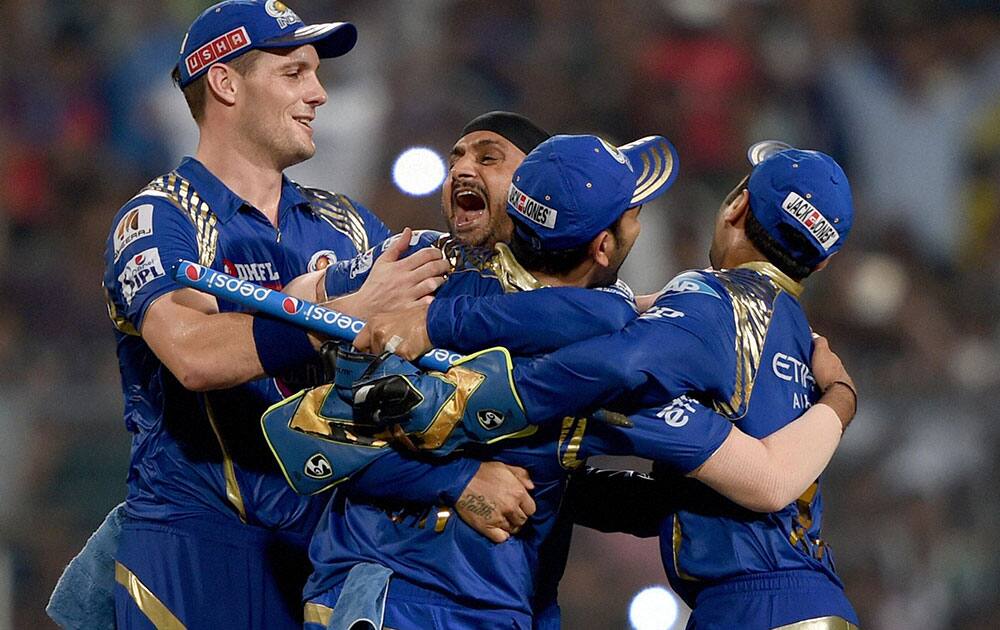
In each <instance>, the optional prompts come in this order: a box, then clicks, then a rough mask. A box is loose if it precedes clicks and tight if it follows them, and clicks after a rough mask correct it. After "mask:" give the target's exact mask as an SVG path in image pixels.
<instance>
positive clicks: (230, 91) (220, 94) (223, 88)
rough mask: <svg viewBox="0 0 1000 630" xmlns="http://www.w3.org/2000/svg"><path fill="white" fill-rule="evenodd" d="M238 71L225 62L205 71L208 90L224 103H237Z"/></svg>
mask: <svg viewBox="0 0 1000 630" xmlns="http://www.w3.org/2000/svg"><path fill="white" fill-rule="evenodd" d="M237 75H238V73H237V72H236V71H235V70H233V69H232V68H230V67H229V66H227V65H226V64H224V63H217V64H215V65H213V66H212V67H211V68H209V69H208V72H207V73H205V81H206V83H207V84H208V86H207V87H208V92H209V94H211V96H212V97H213V98H214V99H215V100H216V101H219V102H220V103H222V104H223V105H230V106H231V105H234V104H235V103H236V92H237V88H238V86H237V81H238V80H237V78H236V77H237Z"/></svg>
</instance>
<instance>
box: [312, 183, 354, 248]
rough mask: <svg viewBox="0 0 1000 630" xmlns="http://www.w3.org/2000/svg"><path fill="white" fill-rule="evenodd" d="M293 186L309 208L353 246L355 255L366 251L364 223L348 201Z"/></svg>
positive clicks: (339, 196)
mask: <svg viewBox="0 0 1000 630" xmlns="http://www.w3.org/2000/svg"><path fill="white" fill-rule="evenodd" d="M295 186H296V187H298V189H299V192H301V193H302V194H303V196H304V197H305V198H306V199H308V200H309V208H310V209H311V210H312V211H313V212H314V213H315V214H316V215H317V216H319V218H320V219H322V220H323V221H325V222H326V223H328V224H329V225H330V227H332V228H333V229H334V230H336V231H338V232H340V233H341V234H343V235H344V236H346V237H347V238H348V239H349V240H350V241H351V244H353V245H354V249H355V250H356V253H358V254H361V253H364V252H366V251H368V248H369V245H368V232H367V231H365V221H364V219H363V218H362V217H361V213H360V212H358V209H357V208H355V207H354V204H353V203H351V200H350V199H348V198H347V197H345V196H344V195H340V194H337V193H332V192H329V191H326V190H320V189H318V188H307V187H305V186H300V185H298V184H295Z"/></svg>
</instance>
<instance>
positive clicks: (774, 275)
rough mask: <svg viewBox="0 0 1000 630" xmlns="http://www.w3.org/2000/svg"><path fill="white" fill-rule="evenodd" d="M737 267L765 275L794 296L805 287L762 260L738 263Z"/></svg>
mask: <svg viewBox="0 0 1000 630" xmlns="http://www.w3.org/2000/svg"><path fill="white" fill-rule="evenodd" d="M737 269H752V270H754V271H756V272H757V273H759V274H761V275H764V276H767V277H768V278H770V279H771V280H773V281H774V283H775V284H776V285H778V286H779V287H781V288H782V289H783V290H784V291H785V292H786V293H789V294H791V295H792V297H795V298H798V297H799V296H800V295H802V291H804V290H805V287H804V286H802V284H801V283H799V282H796V281H795V280H792V279H791V277H789V276H788V274H786V273H785V272H784V271H782V270H780V269H778V268H777V267H775V266H774V265H773V264H771V263H769V262H766V261H763V260H755V261H752V262H748V263H743V264H742V265H738V266H737Z"/></svg>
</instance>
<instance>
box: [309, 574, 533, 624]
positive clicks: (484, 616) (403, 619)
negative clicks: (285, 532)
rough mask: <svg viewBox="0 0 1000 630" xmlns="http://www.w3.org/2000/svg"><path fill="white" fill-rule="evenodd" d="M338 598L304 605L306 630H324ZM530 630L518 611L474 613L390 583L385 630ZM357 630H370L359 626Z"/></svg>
mask: <svg viewBox="0 0 1000 630" xmlns="http://www.w3.org/2000/svg"><path fill="white" fill-rule="evenodd" d="M339 596H340V588H339V587H337V588H333V589H331V590H329V591H327V592H325V593H323V594H322V595H320V596H319V597H317V598H315V599H313V600H311V601H309V602H307V603H306V624H305V626H304V627H305V628H306V630H327V625H326V624H327V623H328V622H329V619H330V617H331V615H332V611H333V609H334V607H335V606H336V603H337V598H338V597H339ZM531 627H532V626H531V616H530V615H526V614H524V613H521V612H518V611H510V610H503V611H499V610H476V609H474V608H469V607H467V606H461V605H459V604H457V603H456V602H454V601H452V600H450V599H448V598H446V597H444V596H443V595H441V594H439V593H436V592H433V591H428V590H426V589H423V588H420V587H418V586H415V585H411V584H409V583H407V582H404V581H402V580H400V579H398V578H396V577H393V578H392V579H391V580H390V581H389V594H388V597H387V598H386V606H385V622H384V628H385V629H386V630H531ZM332 630H348V629H347V628H333V629H332ZM357 630H370V629H369V628H363V629H362V628H361V627H360V626H359V628H358V629H357Z"/></svg>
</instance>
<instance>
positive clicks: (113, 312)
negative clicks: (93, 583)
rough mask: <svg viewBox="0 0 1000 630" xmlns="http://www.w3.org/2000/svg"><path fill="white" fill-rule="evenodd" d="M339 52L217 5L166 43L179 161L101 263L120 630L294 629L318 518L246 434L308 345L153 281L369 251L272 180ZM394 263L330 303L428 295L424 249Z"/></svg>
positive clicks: (304, 128)
mask: <svg viewBox="0 0 1000 630" xmlns="http://www.w3.org/2000/svg"><path fill="white" fill-rule="evenodd" d="M356 40H357V32H356V29H355V27H354V26H353V25H351V24H349V23H345V22H337V23H328V24H314V25H305V24H303V23H302V21H301V20H300V19H299V17H298V16H297V15H296V14H295V13H294V12H293V11H292V10H291V9H289V8H288V6H286V5H285V4H284V3H282V2H277V1H275V0H267V1H264V0H227V1H226V2H221V3H219V4H216V5H214V6H212V7H210V8H208V9H207V10H206V11H205V12H203V13H202V14H201V15H200V16H199V17H198V18H197V19H196V20H195V21H194V22H193V23H192V25H191V27H190V29H189V30H188V33H187V35H186V36H185V38H184V41H183V44H182V46H181V51H180V56H179V58H178V61H177V65H176V68H175V70H174V78H175V80H176V82H177V84H178V85H179V87H180V88H181V89H182V90H183V92H184V96H185V99H186V100H187V102H188V105H189V107H190V109H191V112H192V115H193V116H194V119H195V121H196V122H197V124H198V128H199V144H198V148H197V152H196V153H195V155H194V157H189V158H185V159H184V160H183V161H182V162H181V163H180V165H179V166H178V167H177V168H176V169H175V170H173V171H171V172H169V173H167V174H165V175H163V176H161V177H157V178H156V179H154V180H153V181H152V182H150V184H149V185H148V186H147V187H145V188H144V189H142V190H141V191H139V193H138V194H137V195H136V196H135V197H134V198H132V199H131V200H130V201H128V202H127V203H126V204H125V205H124V206H123V207H122V208H121V209H120V210H119V211H118V213H117V214H116V215H115V217H114V220H113V223H112V226H113V227H112V230H111V234H110V235H109V237H108V240H107V249H106V253H105V256H106V270H105V275H104V287H105V289H106V292H107V305H108V312H109V314H110V316H111V318H112V320H113V321H114V324H115V327H116V333H115V335H116V341H117V350H118V357H119V362H120V366H121V375H122V390H123V394H124V398H125V424H126V427H127V428H128V430H129V431H130V432H131V433H132V436H133V438H132V439H133V441H132V455H131V463H130V466H129V473H128V480H127V482H128V494H127V499H126V504H125V512H126V515H125V519H124V522H123V524H122V529H123V531H122V535H121V540H120V544H119V546H118V550H117V554H116V555H115V561H116V564H115V577H116V581H117V586H116V589H115V600H116V621H117V625H118V627H120V628H153V627H158V628H165V627H171V628H179V627H192V628H290V627H298V626H300V625H301V605H300V603H299V594H300V589H301V586H302V583H303V581H304V578H305V575H306V573H307V567H308V564H307V561H306V555H305V550H306V545H307V542H308V537H309V535H310V534H311V532H312V529H313V527H314V525H315V523H316V518H317V517H318V515H319V512H320V510H321V508H322V504H321V503H320V502H318V501H316V500H315V499H309V498H305V497H300V496H298V495H296V494H295V493H293V492H291V491H290V489H289V488H288V487H287V486H286V484H285V483H284V480H283V478H282V477H281V475H280V473H279V471H278V470H277V469H276V467H275V466H274V465H273V461H272V459H271V458H270V455H269V453H268V452H267V449H266V445H264V443H263V440H262V439H261V438H260V435H259V432H258V431H256V430H255V429H256V423H257V419H258V418H259V417H260V413H261V412H262V411H263V410H264V409H265V408H266V407H267V406H268V405H270V404H271V403H273V402H275V401H277V400H280V398H281V397H282V392H281V390H280V387H279V384H278V382H277V380H276V379H277V378H278V377H283V376H286V375H289V374H290V373H294V372H295V371H296V370H300V369H302V366H304V365H306V364H309V363H310V362H312V361H314V360H315V359H316V357H317V353H316V345H317V342H316V341H315V340H313V339H311V338H310V337H309V336H308V335H307V334H306V333H304V332H303V331H302V330H300V329H297V328H295V327H293V326H288V325H286V324H284V323H281V322H279V321H277V320H274V319H271V318H268V317H265V316H261V315H251V314H248V313H243V312H238V310H237V309H236V308H235V307H233V306H232V305H229V304H225V303H217V302H216V300H215V299H214V298H211V297H209V296H207V295H204V294H201V293H199V292H196V291H194V290H191V289H186V288H183V287H182V286H181V285H179V284H177V283H176V282H175V281H174V280H173V278H172V275H171V268H172V266H173V265H175V264H176V262H177V261H178V260H179V259H188V260H193V261H197V262H200V263H201V264H203V265H206V266H210V267H212V268H213V269H216V270H219V271H225V272H227V273H230V274H232V275H235V276H239V277H240V278H244V279H249V280H253V281H255V282H258V283H260V284H263V285H265V286H268V287H273V288H279V287H281V286H283V285H284V284H285V283H287V282H288V281H289V280H291V279H292V278H294V277H296V276H298V275H301V274H303V273H306V272H307V271H309V270H311V269H317V268H320V267H322V266H325V265H327V264H328V263H330V262H331V261H336V260H338V259H344V258H350V257H352V256H354V255H356V254H358V253H360V252H364V251H366V250H367V249H369V247H370V246H372V245H373V244H376V243H379V242H381V241H382V240H383V239H385V238H386V237H387V236H388V234H389V231H388V229H387V228H386V226H385V225H384V224H383V223H382V222H381V221H380V220H379V219H378V218H377V217H376V216H375V215H373V214H372V213H371V212H369V211H368V210H367V209H365V208H364V207H362V206H361V205H360V204H358V203H356V202H354V201H352V200H351V199H348V198H347V197H345V196H343V195H339V194H335V193H330V192H326V191H322V190H316V189H310V188H306V187H304V186H300V185H298V184H296V183H294V182H292V181H290V180H289V179H287V178H286V177H284V176H283V174H282V172H283V171H284V169H285V168H287V167H289V166H291V165H293V164H296V163H298V162H301V161H303V160H306V159H308V158H309V157H311V156H312V155H313V153H314V151H315V145H314V143H313V130H312V127H311V125H312V121H313V120H314V118H315V116H316V112H317V109H318V108H319V107H321V106H322V105H323V104H324V103H325V102H326V92H325V90H324V89H323V87H322V85H321V84H320V81H319V79H318V76H317V74H316V71H317V68H318V66H319V63H320V59H323V58H330V57H337V56H340V55H343V54H345V53H347V52H348V51H350V50H351V49H352V48H353V46H354V44H355V42H356ZM399 253H400V250H399V249H394V248H390V249H389V250H388V251H387V255H386V256H385V257H384V258H383V259H382V260H381V261H379V263H378V264H377V265H376V267H377V269H373V272H372V274H371V275H370V277H369V279H368V280H369V282H368V283H367V286H366V287H365V288H363V289H362V290H361V291H359V292H358V293H356V294H354V295H352V296H348V297H345V298H342V299H341V300H340V301H339V302H338V303H337V308H339V309H341V310H344V311H346V312H352V313H354V314H356V315H359V316H362V317H364V316H367V315H368V314H370V313H372V312H375V311H377V310H381V309H386V308H394V307H398V306H401V305H408V304H414V303H416V302H417V301H418V300H420V299H421V298H423V297H424V296H425V295H426V294H427V293H428V291H427V290H426V289H421V283H422V282H423V281H424V280H428V281H430V283H431V284H432V285H433V286H434V287H436V285H437V284H438V283H439V282H440V281H443V279H442V278H441V277H440V276H441V273H442V272H443V271H444V270H445V269H446V265H445V264H444V263H442V261H440V254H439V253H436V252H425V253H424V254H421V253H417V254H415V255H414V256H411V257H409V258H408V259H406V260H403V261H396V260H395V257H396V256H398V255H399Z"/></svg>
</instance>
